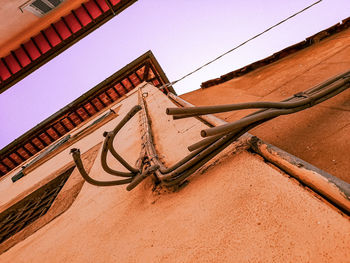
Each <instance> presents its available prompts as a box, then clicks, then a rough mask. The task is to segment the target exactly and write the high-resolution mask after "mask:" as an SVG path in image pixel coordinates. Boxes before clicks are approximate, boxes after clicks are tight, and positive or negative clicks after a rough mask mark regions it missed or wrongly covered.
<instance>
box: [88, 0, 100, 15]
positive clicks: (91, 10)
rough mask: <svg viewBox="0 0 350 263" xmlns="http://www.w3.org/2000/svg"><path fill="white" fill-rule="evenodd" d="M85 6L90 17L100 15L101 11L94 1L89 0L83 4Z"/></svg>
mask: <svg viewBox="0 0 350 263" xmlns="http://www.w3.org/2000/svg"><path fill="white" fill-rule="evenodd" d="M85 6H86V9H87V10H88V11H89V13H90V15H91V16H92V18H94V19H95V18H96V17H99V16H100V15H102V12H101V11H100V9H99V8H98V6H97V5H96V4H95V2H93V1H89V2H87V3H86V4H85Z"/></svg>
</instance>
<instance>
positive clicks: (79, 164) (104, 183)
mask: <svg viewBox="0 0 350 263" xmlns="http://www.w3.org/2000/svg"><path fill="white" fill-rule="evenodd" d="M71 154H72V155H73V160H74V162H75V165H76V166H77V168H78V171H79V172H80V174H81V176H82V177H83V178H84V179H85V181H87V182H88V183H89V184H92V185H96V186H112V185H122V184H128V183H131V182H132V180H133V179H132V178H128V179H123V180H115V181H97V180H95V179H93V178H91V177H90V176H89V175H88V173H87V172H86V170H85V168H84V166H83V162H82V161H81V158H80V150H79V149H77V148H73V149H71Z"/></svg>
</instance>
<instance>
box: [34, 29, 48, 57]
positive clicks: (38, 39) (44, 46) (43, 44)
mask: <svg viewBox="0 0 350 263" xmlns="http://www.w3.org/2000/svg"><path fill="white" fill-rule="evenodd" d="M34 40H35V43H36V44H37V45H38V47H39V48H40V50H41V52H42V53H46V52H47V51H49V50H50V49H51V47H50V45H49V43H47V41H46V39H45V37H44V36H43V35H42V34H41V33H40V34H38V35H36V36H35V37H34Z"/></svg>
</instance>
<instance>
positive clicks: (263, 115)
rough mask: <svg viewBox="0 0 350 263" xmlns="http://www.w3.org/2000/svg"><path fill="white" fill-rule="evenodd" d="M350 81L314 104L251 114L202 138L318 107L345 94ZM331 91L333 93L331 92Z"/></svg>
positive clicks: (318, 97)
mask: <svg viewBox="0 0 350 263" xmlns="http://www.w3.org/2000/svg"><path fill="white" fill-rule="evenodd" d="M349 81H350V80H347V81H346V82H341V83H337V84H336V85H334V87H332V89H327V92H328V94H325V93H326V91H325V92H322V93H321V94H319V95H318V96H316V97H315V98H314V100H313V102H312V104H306V105H303V106H300V107H295V108H292V109H281V110H275V109H268V110H266V111H265V112H261V113H256V114H251V115H250V116H247V117H244V118H242V119H240V120H238V121H235V122H232V123H228V124H224V125H221V126H218V127H214V128H209V129H205V130H202V131H201V136H202V137H207V136H212V135H217V134H222V133H226V132H231V131H232V130H235V129H238V128H241V127H243V126H245V125H248V124H250V123H252V122H256V121H260V120H263V119H271V118H275V117H277V116H280V115H286V114H291V113H296V112H298V111H301V110H304V109H307V108H310V107H313V106H314V105H317V104H319V103H321V102H323V101H325V100H327V99H329V98H332V97H334V96H335V95H337V94H339V93H341V92H343V91H344V90H346V89H348V88H349V84H348V82H349ZM330 91H331V92H330Z"/></svg>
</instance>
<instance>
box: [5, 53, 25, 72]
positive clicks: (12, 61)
mask: <svg viewBox="0 0 350 263" xmlns="http://www.w3.org/2000/svg"><path fill="white" fill-rule="evenodd" d="M4 59H5V61H6V64H7V66H8V67H9V68H10V70H11V72H12V73H13V74H14V73H16V72H17V71H19V70H20V69H21V66H20V65H18V63H17V61H16V59H15V58H14V57H13V56H12V54H10V55H8V56H7V57H5V58H4Z"/></svg>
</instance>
